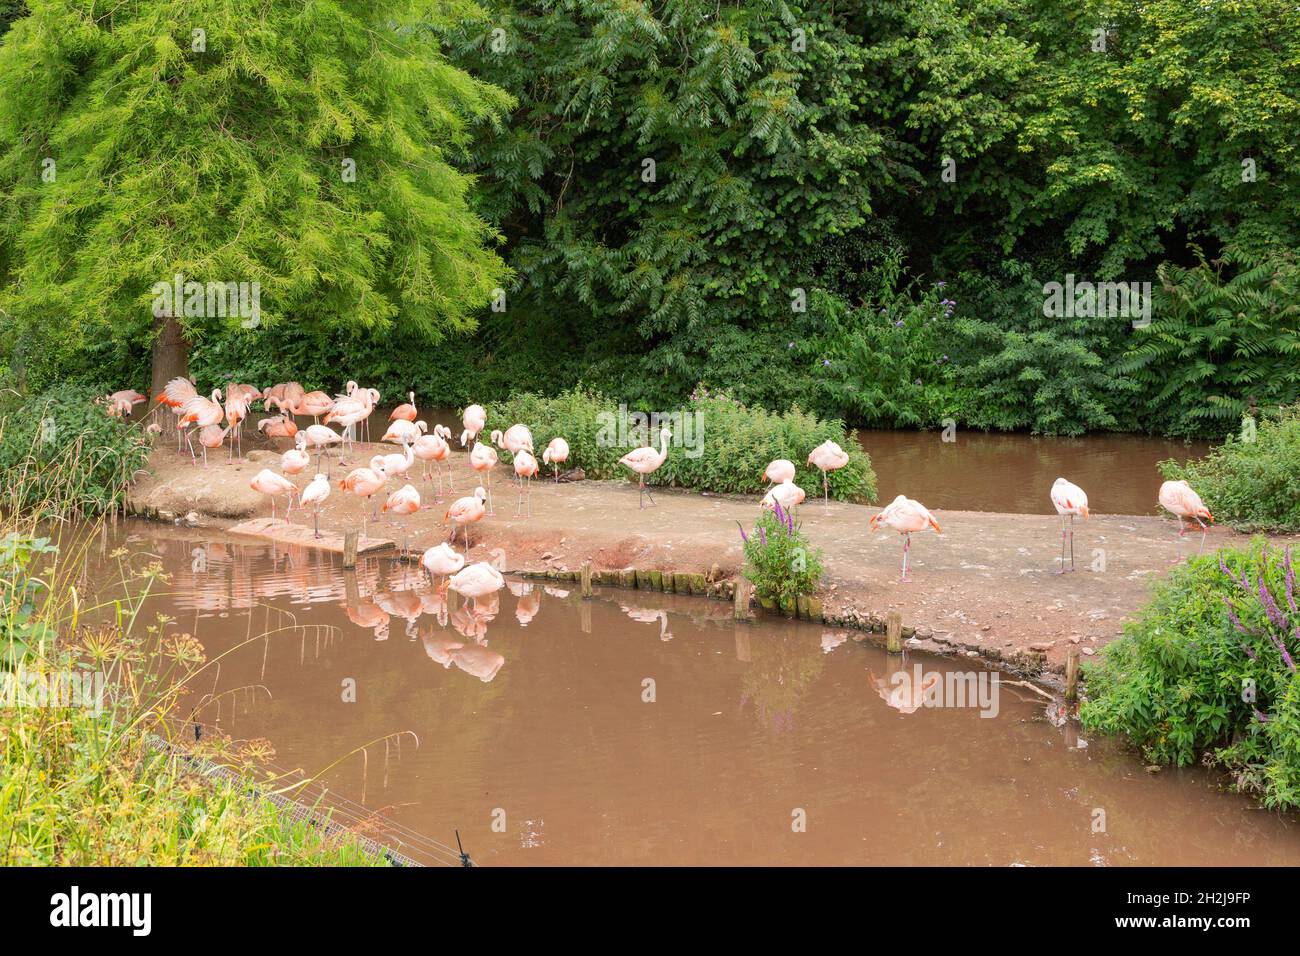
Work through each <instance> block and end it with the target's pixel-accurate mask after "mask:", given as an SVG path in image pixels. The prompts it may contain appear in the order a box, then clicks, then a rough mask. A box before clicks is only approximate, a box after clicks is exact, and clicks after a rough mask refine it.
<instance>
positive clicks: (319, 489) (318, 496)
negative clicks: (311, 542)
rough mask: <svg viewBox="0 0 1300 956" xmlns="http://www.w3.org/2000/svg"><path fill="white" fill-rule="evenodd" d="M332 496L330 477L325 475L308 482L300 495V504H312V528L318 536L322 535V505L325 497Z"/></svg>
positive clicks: (305, 505)
mask: <svg viewBox="0 0 1300 956" xmlns="http://www.w3.org/2000/svg"><path fill="white" fill-rule="evenodd" d="M329 496H330V483H329V479H328V478H326V477H325V476H324V475H317V476H316V477H315V478H313V479H312V480H311V481H309V482H308V483H307V487H306V488H304V489H303V490H302V494H301V495H300V496H299V497H298V501H299V504H301V505H302V506H303V507H304V508H305V507H307V505H311V506H312V508H311V518H312V530H313V531H314V532H315V534H316V537H317V538H319V537H320V506H321V505H323V504H324V503H325V499H326V498H328V497H329Z"/></svg>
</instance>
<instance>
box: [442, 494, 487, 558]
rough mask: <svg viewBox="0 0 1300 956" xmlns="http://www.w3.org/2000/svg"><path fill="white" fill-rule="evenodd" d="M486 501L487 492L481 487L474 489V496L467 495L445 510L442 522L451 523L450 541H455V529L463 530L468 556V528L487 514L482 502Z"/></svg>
mask: <svg viewBox="0 0 1300 956" xmlns="http://www.w3.org/2000/svg"><path fill="white" fill-rule="evenodd" d="M486 499H487V492H486V491H484V490H483V486H482V485H479V487H477V488H475V489H474V494H472V495H467V496H466V497H464V498H457V499H456V500H455V501H453V502H452V503H451V507H450V508H448V509H447V513H446V515H444V516H443V518H444V520H446V521H450V522H451V539H452V540H453V541H454V540H455V539H456V529H457V528H464V529H465V553H466V554H469V526H470V525H471V524H473V523H474V522H475V521H482V520H483V515H485V514H486V513H487V508H485V507H484V506H483V502H484V501H485V500H486Z"/></svg>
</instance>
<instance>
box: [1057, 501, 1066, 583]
mask: <svg viewBox="0 0 1300 956" xmlns="http://www.w3.org/2000/svg"><path fill="white" fill-rule="evenodd" d="M1056 573H1057V574H1064V573H1065V515H1061V560H1060V563H1059V564H1057V566H1056Z"/></svg>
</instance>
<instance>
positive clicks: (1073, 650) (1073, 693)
mask: <svg viewBox="0 0 1300 956" xmlns="http://www.w3.org/2000/svg"><path fill="white" fill-rule="evenodd" d="M1065 699H1066V700H1078V699H1079V645H1077V644H1071V645H1070V649H1069V650H1068V651H1067V652H1066V655H1065Z"/></svg>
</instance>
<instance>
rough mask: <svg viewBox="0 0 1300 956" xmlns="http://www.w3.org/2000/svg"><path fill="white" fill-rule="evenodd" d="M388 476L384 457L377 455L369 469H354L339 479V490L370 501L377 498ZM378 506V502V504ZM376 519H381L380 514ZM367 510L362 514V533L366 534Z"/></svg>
mask: <svg viewBox="0 0 1300 956" xmlns="http://www.w3.org/2000/svg"><path fill="white" fill-rule="evenodd" d="M387 480H388V476H387V475H385V474H384V458H383V456H382V455H376V456H375V457H374V458H371V459H370V467H369V468H353V469H352V470H351V471H350V472H348V473H347V475H346V476H344V477H343V478H340V479H339V490H341V491H350V492H352V493H353V494H354V495H356V496H357V497H359V498H365V499H366V501H369V500H370V499H371V498H373V497H374V496H375V493H376V492H378V491H379V490H380V489H381V488H383V487H384V482H386V481H387ZM376 506H378V502H376ZM375 518H376V519H378V518H379V512H378V511H376V512H375ZM365 523H366V510H365V509H363V510H362V512H361V527H362V533H363V534H364V532H365Z"/></svg>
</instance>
